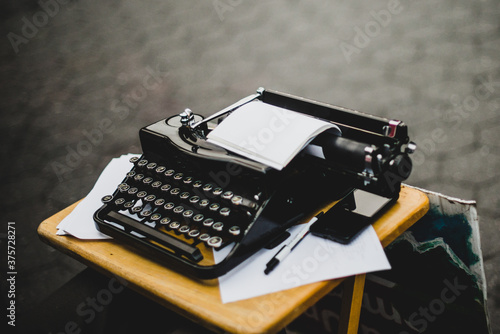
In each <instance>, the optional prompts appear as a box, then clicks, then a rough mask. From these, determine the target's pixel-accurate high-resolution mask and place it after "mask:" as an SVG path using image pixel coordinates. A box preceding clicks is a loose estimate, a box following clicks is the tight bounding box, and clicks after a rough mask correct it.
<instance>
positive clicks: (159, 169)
mask: <svg viewBox="0 0 500 334" xmlns="http://www.w3.org/2000/svg"><path fill="white" fill-rule="evenodd" d="M166 170H167V167H165V166H158V167H156V169H155V172H157V173H158V174H162V173H164V172H165V171H166Z"/></svg>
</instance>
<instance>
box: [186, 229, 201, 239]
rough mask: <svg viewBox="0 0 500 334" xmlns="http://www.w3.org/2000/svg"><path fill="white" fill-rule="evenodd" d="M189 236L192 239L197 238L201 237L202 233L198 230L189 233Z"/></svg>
mask: <svg viewBox="0 0 500 334" xmlns="http://www.w3.org/2000/svg"><path fill="white" fill-rule="evenodd" d="M188 235H189V236H190V237H191V238H196V237H197V236H199V235H200V231H198V230H191V231H189V233H188Z"/></svg>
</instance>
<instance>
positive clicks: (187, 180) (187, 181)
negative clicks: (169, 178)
mask: <svg viewBox="0 0 500 334" xmlns="http://www.w3.org/2000/svg"><path fill="white" fill-rule="evenodd" d="M193 180H194V179H193V177H192V176H186V177H185V178H184V180H182V182H184V184H191V183H192V182H193Z"/></svg>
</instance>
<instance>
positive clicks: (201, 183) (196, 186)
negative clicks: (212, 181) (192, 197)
mask: <svg viewBox="0 0 500 334" xmlns="http://www.w3.org/2000/svg"><path fill="white" fill-rule="evenodd" d="M202 185H203V182H201V181H200V180H198V181H194V183H193V187H195V188H199V187H201V186H202Z"/></svg>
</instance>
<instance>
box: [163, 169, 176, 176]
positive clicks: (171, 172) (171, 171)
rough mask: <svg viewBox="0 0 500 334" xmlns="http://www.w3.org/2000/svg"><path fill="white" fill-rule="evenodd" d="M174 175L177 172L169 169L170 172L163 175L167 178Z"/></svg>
mask: <svg viewBox="0 0 500 334" xmlns="http://www.w3.org/2000/svg"><path fill="white" fill-rule="evenodd" d="M174 174H175V170H173V169H169V170H167V171H165V174H163V175H165V176H167V177H170V176H172V175H174Z"/></svg>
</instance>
